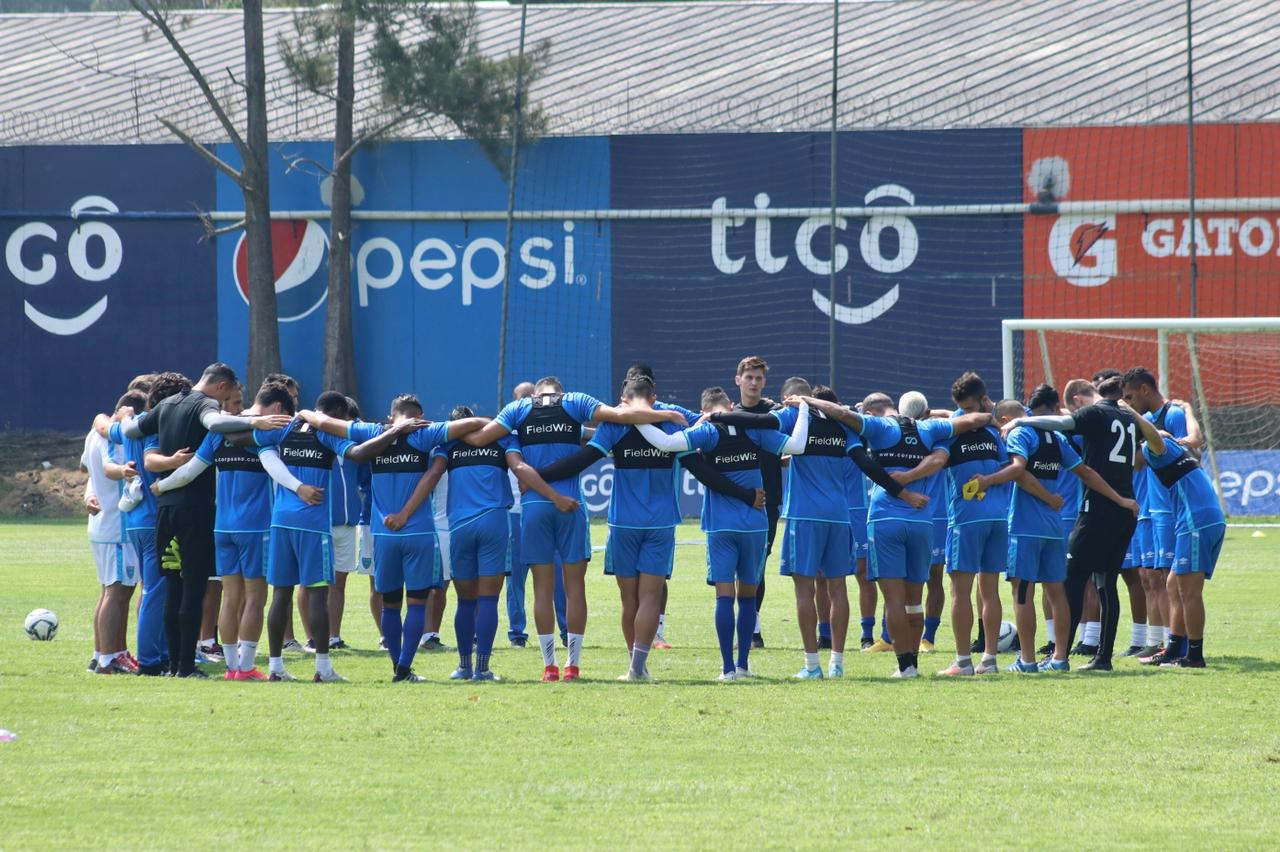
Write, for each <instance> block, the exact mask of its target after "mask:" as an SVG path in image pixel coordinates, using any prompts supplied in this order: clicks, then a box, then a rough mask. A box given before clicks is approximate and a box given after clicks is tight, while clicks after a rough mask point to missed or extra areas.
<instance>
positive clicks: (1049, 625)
mask: <svg viewBox="0 0 1280 852" xmlns="http://www.w3.org/2000/svg"><path fill="white" fill-rule="evenodd" d="M1044 629H1045V633H1046V634H1047V635H1048V637H1049V641H1050V642H1056V641H1057V640H1056V639H1054V638H1053V619H1052V618H1046V619H1045V620H1044Z"/></svg>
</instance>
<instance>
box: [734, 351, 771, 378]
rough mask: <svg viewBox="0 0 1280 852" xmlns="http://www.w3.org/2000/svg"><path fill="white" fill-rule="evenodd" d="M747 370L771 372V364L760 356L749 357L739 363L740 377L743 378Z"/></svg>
mask: <svg viewBox="0 0 1280 852" xmlns="http://www.w3.org/2000/svg"><path fill="white" fill-rule="evenodd" d="M747 370H764V371H765V373H768V372H769V363H768V362H767V361H765V360H764V359H763V358H761V357H760V356H759V355H748V356H747V357H745V358H743V359H742V360H741V361H739V362H738V375H739V376H741V375H742V374H743V373H745V372H746V371H747Z"/></svg>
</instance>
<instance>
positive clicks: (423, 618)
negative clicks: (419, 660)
mask: <svg viewBox="0 0 1280 852" xmlns="http://www.w3.org/2000/svg"><path fill="white" fill-rule="evenodd" d="M426 626H427V605H426V604H409V607H408V609H406V610H405V614H404V637H403V642H404V644H403V646H402V647H401V648H400V665H401V666H403V667H404V668H406V669H407V668H409V667H410V666H412V665H413V657H414V655H415V654H417V653H418V640H420V639H421V638H422V631H423V629H424V628H425V627H426Z"/></svg>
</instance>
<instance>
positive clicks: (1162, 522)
mask: <svg viewBox="0 0 1280 852" xmlns="http://www.w3.org/2000/svg"><path fill="white" fill-rule="evenodd" d="M1177 539H1178V533H1177V529H1176V522H1175V521H1174V518H1173V515H1171V514H1169V513H1167V512H1162V513H1160V514H1155V515H1152V516H1151V540H1152V542H1153V544H1154V547H1153V548H1152V549H1153V550H1154V551H1155V553H1154V558H1155V564H1154V565H1153V566H1152V567H1153V568H1161V569H1164V570H1168V569H1170V568H1172V567H1173V565H1174V560H1175V559H1176V558H1177V545H1178V542H1177Z"/></svg>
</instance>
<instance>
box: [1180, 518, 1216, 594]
mask: <svg viewBox="0 0 1280 852" xmlns="http://www.w3.org/2000/svg"><path fill="white" fill-rule="evenodd" d="M1226 537H1227V525H1226V524H1214V525H1213V526H1211V527H1205V528H1204V529H1202V530H1192V531H1191V532H1189V533H1180V534H1179V535H1178V536H1177V538H1176V540H1175V542H1174V553H1175V555H1174V558H1173V573H1174V574H1177V575H1179V576H1181V575H1183V574H1204V578H1205V579H1206V580H1211V579H1213V569H1214V568H1215V567H1217V564H1218V555H1219V554H1221V553H1222V542H1223V541H1224V540H1225V539H1226Z"/></svg>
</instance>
